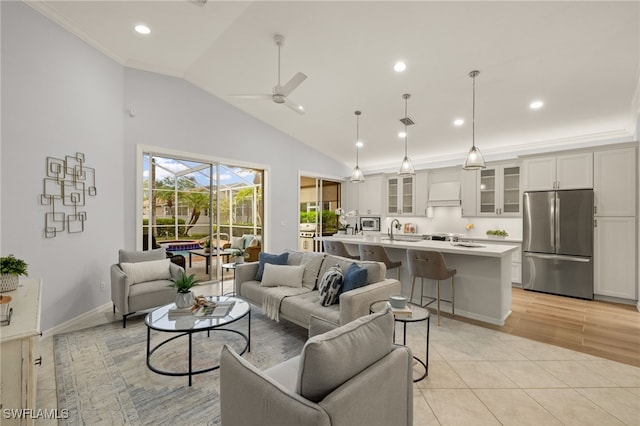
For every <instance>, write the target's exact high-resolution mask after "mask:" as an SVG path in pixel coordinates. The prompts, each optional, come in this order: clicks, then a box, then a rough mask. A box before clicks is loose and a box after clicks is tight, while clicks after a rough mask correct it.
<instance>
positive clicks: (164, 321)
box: [144, 296, 251, 386]
mask: <svg viewBox="0 0 640 426" xmlns="http://www.w3.org/2000/svg"><path fill="white" fill-rule="evenodd" d="M207 300H212V301H217V302H233V306H232V307H231V308H229V310H228V312H226V314H225V315H224V316H219V317H212V316H207V317H197V316H194V315H176V316H171V315H170V314H169V310H170V309H173V308H175V307H176V306H175V304H173V303H171V304H169V305H165V306H162V307H160V308H158V309H156V310H154V311H152V312H150V313H148V314H147V316H146V318H145V319H144V323H145V325H146V326H147V367H149V369H150V370H151V371H153V372H155V373H158V374H163V375H165V376H189V386H191V379H192V377H193V376H194V375H196V374H202V373H206V372H209V371H213V370H217V369H218V368H220V364H216V365H213V366H210V367H206V368H201V369H198V370H194V369H193V339H192V337H193V335H194V334H195V333H201V332H205V331H206V332H207V337H209V335H210V333H211V332H220V331H223V332H229V333H235V334H237V335H239V336H241V337H242V338H243V339H244V343H245V344H244V348H242V350H240V351H239V352H238V353H239V354H240V355H242V354H244V353H245V352H251V305H250V304H249V303H248V302H246V301H244V300H242V299H238V298H236V297H226V296H211V297H207ZM244 317H247V333H246V334H245V333H243V332H241V331H238V330H233V329H230V328H225V326H227V325H229V324H232V323H234V322H236V321H238V320H240V319H242V318H244ZM151 330H155V331H159V332H162V333H169V334H168V336H169V337H168V338H167V339H165V340H163V341H161V342H160V343H158V344H157V345H155V346H154V347H151ZM183 336H186V337H187V339H188V340H189V353H188V356H189V369H188V371H179V372H174V371H166V370H162V369H160V368H157V367H154V366H153V365H152V364H151V355H153V353H154V352H155V351H156V350H158V349H160V348H161V347H162V346H164V345H166V344H167V343H169V342H171V341H173V340H175V339H178V338H180V337H183Z"/></svg>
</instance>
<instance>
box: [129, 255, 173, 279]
mask: <svg viewBox="0 0 640 426" xmlns="http://www.w3.org/2000/svg"><path fill="white" fill-rule="evenodd" d="M170 264H171V259H167V258H165V259H163V260H152V261H149V262H136V263H128V262H124V263H121V264H120V268H122V270H123V271H124V273H125V274H127V278H128V279H129V283H130V284H132V285H133V284H138V283H144V282H147V281H155V280H169V279H171V271H170V270H169V267H170V266H169V265H170Z"/></svg>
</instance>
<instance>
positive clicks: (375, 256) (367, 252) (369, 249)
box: [358, 244, 402, 281]
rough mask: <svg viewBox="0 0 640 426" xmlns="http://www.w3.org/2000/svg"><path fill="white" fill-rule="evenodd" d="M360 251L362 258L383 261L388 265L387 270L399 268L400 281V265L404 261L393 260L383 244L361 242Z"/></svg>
mask: <svg viewBox="0 0 640 426" xmlns="http://www.w3.org/2000/svg"><path fill="white" fill-rule="evenodd" d="M358 250H359V251H360V260H373V261H375V262H382V263H384V264H385V266H386V267H387V270H389V269H394V268H398V281H400V267H401V266H402V262H393V261H392V260H391V259H389V256H388V255H387V251H386V250H385V249H384V247H382V246H377V245H369V244H360V245H359V246H358Z"/></svg>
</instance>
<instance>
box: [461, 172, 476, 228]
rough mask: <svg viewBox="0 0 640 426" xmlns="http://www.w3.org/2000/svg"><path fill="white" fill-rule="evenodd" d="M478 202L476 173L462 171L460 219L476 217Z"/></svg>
mask: <svg viewBox="0 0 640 426" xmlns="http://www.w3.org/2000/svg"><path fill="white" fill-rule="evenodd" d="M477 200H478V171H477V170H462V172H461V175H460V201H461V208H462V209H461V214H462V217H470V216H476V212H477Z"/></svg>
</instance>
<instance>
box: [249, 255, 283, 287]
mask: <svg viewBox="0 0 640 426" xmlns="http://www.w3.org/2000/svg"><path fill="white" fill-rule="evenodd" d="M287 259H289V253H287V252H284V253H282V254H270V253H265V252H261V253H260V255H259V256H258V261H259V264H258V272H256V280H258V281H262V274H263V272H264V264H265V263H270V264H272V265H286V264H287Z"/></svg>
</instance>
